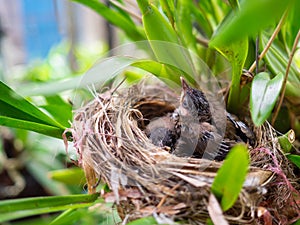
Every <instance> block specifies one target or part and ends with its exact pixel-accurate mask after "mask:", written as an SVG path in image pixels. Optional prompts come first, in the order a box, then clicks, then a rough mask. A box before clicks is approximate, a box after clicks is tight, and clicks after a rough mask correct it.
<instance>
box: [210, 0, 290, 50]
mask: <svg viewBox="0 0 300 225" xmlns="http://www.w3.org/2000/svg"><path fill="white" fill-rule="evenodd" d="M293 2H294V1H293V0H286V1H281V0H265V1H261V0H251V1H241V3H240V10H238V11H236V10H232V11H231V13H230V14H228V17H227V18H226V21H225V22H223V23H222V24H220V25H219V27H218V29H217V32H216V33H215V34H214V37H213V39H212V40H211V42H210V45H211V46H225V45H228V44H230V43H232V42H236V41H238V40H242V39H244V38H247V37H248V36H256V35H257V34H258V33H259V32H260V31H261V30H262V29H264V28H266V27H267V26H270V25H273V24H274V23H276V22H277V21H279V19H280V17H281V16H282V15H283V12H284V11H285V10H286V9H287V8H288V7H289V4H290V3H293Z"/></svg>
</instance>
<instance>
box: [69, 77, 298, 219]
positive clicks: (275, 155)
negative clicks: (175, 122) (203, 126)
mask: <svg viewBox="0 0 300 225" xmlns="http://www.w3.org/2000/svg"><path fill="white" fill-rule="evenodd" d="M178 99H179V96H178V94H177V93H175V92H173V91H172V90H170V89H169V88H168V87H165V86H163V85H161V84H160V85H156V84H155V85H150V84H148V85H146V84H145V83H139V84H137V85H133V86H131V87H130V88H125V89H123V90H117V91H114V92H112V91H107V92H105V93H102V94H97V95H96V97H95V98H94V99H93V100H92V101H90V102H89V103H88V104H87V105H85V106H84V107H82V108H80V109H78V110H77V111H76V114H75V116H74V121H73V124H72V128H71V129H70V130H71V132H72V137H73V142H74V147H75V148H76V149H77V151H78V155H79V160H78V161H79V165H81V167H82V168H83V169H84V171H85V175H86V178H87V183H88V189H89V192H90V193H93V192H95V190H96V186H97V184H98V183H99V181H100V180H103V181H104V182H105V183H107V184H108V186H109V188H110V190H111V192H105V193H104V192H103V193H102V197H103V198H104V199H105V200H106V201H108V202H114V203H115V204H116V205H117V209H118V212H119V215H120V217H121V218H122V219H123V221H124V223H126V221H130V220H133V219H137V218H141V217H145V216H150V215H152V216H154V217H155V218H156V220H157V221H158V222H161V223H165V224H166V223H167V224H171V223H172V221H181V222H182V223H184V224H203V223H206V222H207V219H208V218H210V217H219V219H221V221H222V220H223V221H225V220H226V221H228V222H229V223H230V224H241V223H246V224H249V223H253V224H272V222H273V223H275V224H276V223H278V224H279V223H281V224H286V223H289V222H291V221H292V220H293V219H295V218H297V217H299V200H300V199H299V193H298V191H297V190H296V189H295V187H296V186H297V185H298V186H297V187H298V188H297V187H296V188H297V189H298V190H299V183H298V184H297V183H296V182H295V180H296V178H295V176H294V173H293V167H292V165H290V164H289V162H288V161H287V159H286V157H285V156H284V155H283V154H282V152H281V151H280V146H279V144H278V142H277V139H276V134H275V131H274V130H273V128H272V127H271V126H270V125H269V124H265V125H263V126H261V127H259V128H255V129H254V133H255V135H256V138H257V144H256V146H255V148H250V149H249V154H250V158H251V167H250V169H249V173H248V176H247V178H246V182H245V183H244V185H243V188H242V190H241V192H240V194H239V197H238V199H237V201H236V202H235V204H234V206H233V207H232V208H231V209H229V210H228V211H226V212H223V214H222V213H219V214H218V212H217V211H218V210H217V209H218V204H216V203H214V201H213V199H212V198H211V197H212V196H211V186H212V182H213V179H214V177H215V175H216V173H217V171H218V169H219V168H220V167H221V165H222V163H221V162H215V161H210V160H206V159H198V158H192V157H178V156H175V155H174V154H172V153H171V152H170V149H169V148H168V147H158V146H155V145H154V144H152V142H151V141H150V140H149V138H148V137H147V135H146V134H145V130H144V127H145V124H144V123H145V121H147V120H151V119H153V118H156V117H161V116H164V115H166V114H167V113H170V112H172V111H174V109H175V108H176V107H177V106H178ZM292 183H293V186H292Z"/></svg>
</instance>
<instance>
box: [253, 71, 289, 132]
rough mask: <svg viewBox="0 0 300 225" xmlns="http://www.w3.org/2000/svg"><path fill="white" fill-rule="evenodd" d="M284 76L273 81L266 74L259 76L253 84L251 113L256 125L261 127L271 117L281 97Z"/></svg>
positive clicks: (280, 75) (278, 75)
mask: <svg viewBox="0 0 300 225" xmlns="http://www.w3.org/2000/svg"><path fill="white" fill-rule="evenodd" d="M282 82H283V75H282V74H281V73H280V74H277V75H276V76H275V77H274V78H273V79H271V78H270V75H269V74H268V73H266V72H262V73H259V74H257V75H256V76H255V77H254V79H253V82H252V87H251V94H250V111H251V116H252V120H253V122H254V124H255V125H256V126H260V125H261V124H263V123H264V122H265V121H266V120H267V118H268V117H269V116H270V114H271V112H272V110H273V108H274V105H275V103H276V100H277V98H278V96H279V93H280V90H281V86H282Z"/></svg>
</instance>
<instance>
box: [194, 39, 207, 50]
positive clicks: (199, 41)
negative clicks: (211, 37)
mask: <svg viewBox="0 0 300 225" xmlns="http://www.w3.org/2000/svg"><path fill="white" fill-rule="evenodd" d="M196 41H197V43H199V44H201V45H203V46H204V47H206V48H208V43H209V41H208V40H207V39H205V38H200V37H197V38H196Z"/></svg>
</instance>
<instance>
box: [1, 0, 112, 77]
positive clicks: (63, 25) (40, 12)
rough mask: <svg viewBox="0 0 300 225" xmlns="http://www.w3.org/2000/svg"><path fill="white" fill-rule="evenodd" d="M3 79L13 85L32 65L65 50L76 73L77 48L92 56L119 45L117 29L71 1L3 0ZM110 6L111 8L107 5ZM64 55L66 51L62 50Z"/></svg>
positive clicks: (77, 67) (77, 66)
mask: <svg viewBox="0 0 300 225" xmlns="http://www.w3.org/2000/svg"><path fill="white" fill-rule="evenodd" d="M0 4H1V8H0V43H1V48H0V59H1V60H0V62H1V79H2V80H6V81H11V80H12V79H14V78H16V76H17V75H19V76H20V75H21V74H20V73H22V72H24V69H26V67H28V65H32V64H33V63H35V65H37V64H38V63H37V62H38V61H42V60H45V59H46V58H47V57H48V56H49V53H50V52H51V50H55V49H56V50H57V49H58V48H61V49H64V53H65V54H66V55H67V59H68V61H67V63H68V64H69V66H70V68H71V69H72V70H73V71H77V70H78V69H80V68H79V65H78V62H77V61H76V60H77V57H76V51H77V50H76V48H81V50H82V53H83V52H84V53H85V54H86V55H87V56H88V54H87V53H88V51H90V54H97V53H98V54H99V53H101V52H103V48H106V49H107V48H108V47H113V45H115V44H116V42H117V40H116V35H115V31H114V30H113V28H112V27H111V26H110V25H109V24H108V23H107V22H106V21H105V20H103V19H102V18H101V17H100V16H99V15H97V14H96V13H95V12H93V11H92V10H90V9H88V8H86V7H84V6H81V5H79V4H77V3H73V2H70V1H66V0H63V1H59V0H44V1H35V0H15V1H6V0H0ZM107 4H109V3H108V2H107ZM61 51H62V50H61Z"/></svg>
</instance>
